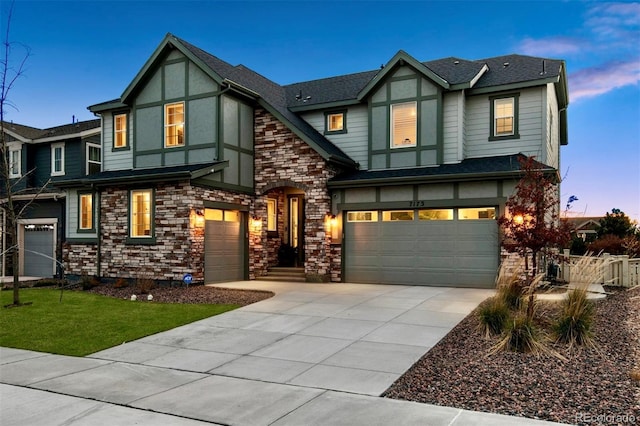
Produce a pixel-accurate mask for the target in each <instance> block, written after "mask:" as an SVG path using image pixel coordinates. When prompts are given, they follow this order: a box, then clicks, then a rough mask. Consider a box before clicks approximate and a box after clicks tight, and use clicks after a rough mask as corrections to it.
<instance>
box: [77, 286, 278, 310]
mask: <svg viewBox="0 0 640 426" xmlns="http://www.w3.org/2000/svg"><path fill="white" fill-rule="evenodd" d="M87 291H89V292H91V293H97V294H101V295H103V296H110V297H116V298H119V299H131V295H133V294H135V295H136V296H137V300H136V301H137V302H145V303H146V302H148V301H147V296H148V294H151V295H152V296H153V302H155V303H209V304H217V303H220V304H231V305H240V306H246V305H250V304H252V303H256V302H259V301H261V300H264V299H268V298H270V297H273V295H274V294H273V293H272V292H270V291H261V290H235V289H228V288H219V287H207V286H203V285H193V286H188V287H186V286H184V287H157V288H153V289H151V290H148V291H146V292H144V293H142V292H141V291H140V289H138V288H136V287H135V286H132V287H121V288H116V287H114V286H113V285H99V286H96V287H93V288H91V289H90V290H87Z"/></svg>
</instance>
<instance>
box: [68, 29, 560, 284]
mask: <svg viewBox="0 0 640 426" xmlns="http://www.w3.org/2000/svg"><path fill="white" fill-rule="evenodd" d="M567 103H568V95H567V85H566V70H565V65H564V62H563V61H560V60H551V59H542V58H534V57H527V56H519V55H509V56H504V57H498V58H490V59H485V60H474V61H469V60H464V59H457V58H446V59H441V60H436V61H430V62H420V61H418V60H416V59H414V58H413V57H411V56H410V55H409V54H407V53H405V52H402V51H400V52H398V53H397V54H396V55H395V56H394V57H393V58H391V59H390V60H389V61H388V62H387V64H386V65H385V66H384V67H382V68H381V69H378V70H373V71H367V72H362V73H357V74H351V75H342V76H338V77H332V78H326V79H322V80H315V81H309V82H302V83H296V84H292V85H288V86H281V85H278V84H277V83H274V82H272V81H270V80H268V79H267V78H265V77H263V76H261V75H260V74H258V73H256V72H255V71H253V70H250V69H248V68H246V67H245V66H243V65H237V66H233V65H230V64H228V63H226V62H224V61H222V60H220V59H218V58H216V57H215V56H213V55H211V54H209V53H207V52H205V51H203V50H201V49H199V48H197V47H195V46H193V45H191V44H189V43H187V42H186V41H184V40H181V39H179V38H177V37H175V36H173V35H171V34H168V35H167V36H166V37H165V38H164V40H163V41H162V42H161V43H160V45H159V46H158V48H157V49H156V50H155V52H154V53H153V54H152V56H151V57H150V58H149V59H148V61H147V62H146V63H145V65H144V66H143V68H142V69H141V70H140V72H139V73H138V74H137V75H136V77H135V78H134V80H133V81H132V82H131V83H130V84H129V86H128V87H127V88H126V89H125V90H124V92H123V93H122V95H121V96H120V97H119V98H117V99H114V100H112V101H108V102H104V103H101V104H97V105H93V106H91V107H90V108H89V109H90V110H91V111H93V112H94V113H96V114H99V115H100V117H101V120H102V146H103V162H102V172H101V173H98V174H95V175H92V176H87V177H86V178H82V179H71V180H67V181H66V182H64V184H63V185H64V187H65V188H67V193H68V200H69V202H68V203H67V215H68V221H69V226H68V228H67V241H68V242H69V243H70V244H68V246H67V249H68V250H67V252H66V254H65V255H66V257H67V259H68V267H67V270H68V272H70V273H75V274H81V273H88V274H95V275H99V276H101V277H107V278H116V277H125V278H133V277H138V276H141V275H143V274H144V275H145V276H152V277H153V278H155V279H158V280H164V281H175V280H180V279H182V277H183V275H185V274H191V275H192V276H193V278H194V280H195V281H200V282H202V281H205V282H220V281H232V280H242V279H256V278H259V277H261V276H264V275H265V274H267V272H268V269H269V268H270V267H272V266H274V265H277V264H278V262H279V259H278V254H279V251H280V252H283V250H282V248H283V247H286V248H289V249H290V250H288V251H289V252H291V253H294V256H295V259H294V260H295V261H296V263H297V265H299V266H301V267H303V268H304V273H305V276H306V278H307V280H314V281H316V280H317V281H329V280H331V281H348V282H370V283H392V284H417V285H459V286H481V287H482V286H484V287H491V286H493V284H494V279H495V275H496V270H497V268H498V264H499V259H500V249H499V231H498V227H497V224H496V220H495V219H496V217H498V216H499V215H500V214H501V213H502V212H504V209H505V207H504V206H505V201H506V199H507V197H508V196H509V195H510V194H511V193H512V191H513V188H514V186H515V183H516V182H517V180H518V178H519V174H520V173H519V167H520V165H519V162H518V159H519V158H520V157H522V156H530V155H535V156H536V158H537V159H538V161H539V162H540V163H541V167H544V168H545V170H548V171H549V173H556V171H557V169H558V167H559V163H560V145H563V144H566V106H567ZM82 197H86V198H87V199H90V200H91V205H92V206H99V208H98V209H96V210H94V211H93V212H94V214H95V216H94V217H93V218H94V221H93V223H92V226H91V228H90V229H87V230H86V232H83V233H79V230H80V229H81V227H80V226H79V222H80V221H81V220H82V218H83V217H84V216H85V214H84V213H83V208H82V206H81V204H80V203H81V200H82V199H83V198H82Z"/></svg>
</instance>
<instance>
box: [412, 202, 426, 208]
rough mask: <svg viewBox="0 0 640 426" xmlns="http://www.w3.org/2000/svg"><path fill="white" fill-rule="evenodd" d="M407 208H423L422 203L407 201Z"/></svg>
mask: <svg viewBox="0 0 640 426" xmlns="http://www.w3.org/2000/svg"><path fill="white" fill-rule="evenodd" d="M409 207H424V201H409Z"/></svg>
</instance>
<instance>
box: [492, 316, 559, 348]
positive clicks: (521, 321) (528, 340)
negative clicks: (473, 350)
mask: <svg viewBox="0 0 640 426" xmlns="http://www.w3.org/2000/svg"><path fill="white" fill-rule="evenodd" d="M541 340H542V336H541V335H540V331H539V330H538V328H537V327H536V326H535V324H534V323H533V321H531V320H530V319H529V318H528V317H527V315H526V314H524V313H518V314H516V316H515V317H514V318H513V319H511V320H509V321H508V322H507V324H506V329H505V332H504V334H503V336H502V339H500V341H499V342H498V343H496V344H495V345H494V347H493V348H492V349H491V353H492V354H494V353H497V352H504V351H511V352H520V353H533V354H534V355H540V354H542V353H544V352H547V351H548V349H547V348H546V346H545V345H544V344H542V343H541Z"/></svg>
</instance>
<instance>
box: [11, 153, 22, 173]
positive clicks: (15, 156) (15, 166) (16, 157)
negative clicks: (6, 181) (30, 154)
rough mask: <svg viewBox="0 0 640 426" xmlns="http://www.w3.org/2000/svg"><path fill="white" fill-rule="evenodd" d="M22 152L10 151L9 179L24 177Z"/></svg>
mask: <svg viewBox="0 0 640 426" xmlns="http://www.w3.org/2000/svg"><path fill="white" fill-rule="evenodd" d="M21 160H22V150H21V149H11V150H9V177H10V178H18V177H20V176H22V161H21Z"/></svg>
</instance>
